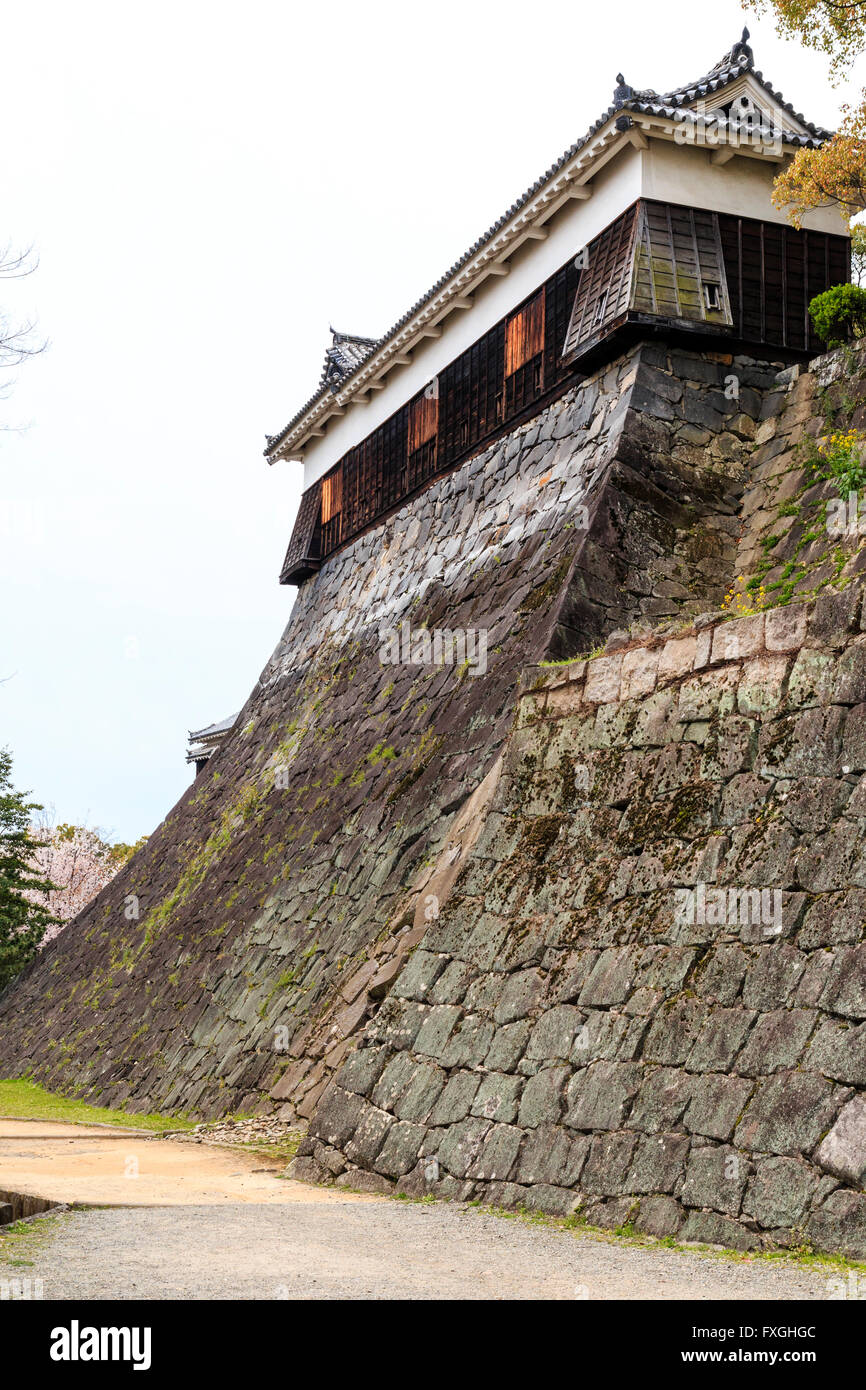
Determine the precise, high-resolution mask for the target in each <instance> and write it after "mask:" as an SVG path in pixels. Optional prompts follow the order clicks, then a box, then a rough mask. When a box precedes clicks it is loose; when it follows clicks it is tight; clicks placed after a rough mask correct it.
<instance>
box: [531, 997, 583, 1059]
mask: <svg viewBox="0 0 866 1390" xmlns="http://www.w3.org/2000/svg"><path fill="white" fill-rule="evenodd" d="M583 1020H584V1015H583V1014H582V1013H581V1012H580V1010H579V1009H576V1008H574V1007H573V1006H572V1005H571V1004H559V1005H557V1006H556V1007H555V1008H553V1009H548V1010H547V1011H546V1013H543V1014H542V1015H541V1017H540V1018H539V1020H538V1022H537V1023H536V1025H535V1027H534V1028H533V1030H532V1032H531V1034H530V1036H529V1044H528V1046H527V1048H526V1056H527V1057H529V1058H534V1059H535V1060H537V1061H548V1060H553V1059H555V1058H558V1057H561V1058H567V1057H569V1056H570V1054H571V1049H572V1046H573V1044H574V1038H575V1034H576V1033H577V1031H578V1029H579V1028H580V1027H581V1025H582V1023H583Z"/></svg>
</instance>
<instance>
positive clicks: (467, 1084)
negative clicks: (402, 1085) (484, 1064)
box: [429, 1071, 481, 1127]
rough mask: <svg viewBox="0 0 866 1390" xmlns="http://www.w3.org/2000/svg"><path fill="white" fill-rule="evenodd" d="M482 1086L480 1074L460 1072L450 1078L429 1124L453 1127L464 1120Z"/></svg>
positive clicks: (435, 1106) (432, 1112)
mask: <svg viewBox="0 0 866 1390" xmlns="http://www.w3.org/2000/svg"><path fill="white" fill-rule="evenodd" d="M480 1085H481V1075H480V1073H479V1072H471V1071H458V1072H454V1073H453V1075H451V1076H449V1078H448V1080H447V1081H446V1083H445V1087H444V1089H443V1091H442V1094H441V1095H440V1096H439V1099H438V1100H437V1101H436V1103H435V1105H434V1106H433V1109H432V1111H431V1113H430V1119H429V1124H430V1125H431V1126H433V1127H435V1126H436V1125H453V1124H456V1123H457V1122H458V1121H460V1120H464V1119H465V1118H466V1116H467V1115H468V1114H469V1111H470V1109H471V1108H472V1102H473V1100H474V1099H475V1093H476V1091H477V1090H478V1087H479V1086H480Z"/></svg>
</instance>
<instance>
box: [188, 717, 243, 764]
mask: <svg viewBox="0 0 866 1390" xmlns="http://www.w3.org/2000/svg"><path fill="white" fill-rule="evenodd" d="M237 722H238V716H237V714H230V715H229V717H228V719H220V720H219V721H218V722H217V723H216V724H208V725H206V727H205V728H203V729H190V730H189V746H188V747H187V750H186V760H187V762H188V763H195V762H201V761H202V759H205V758H209V757H210V755H211V753H214V752H216V750H217V748H219V747H220V746H221V745H222V744H223V743H225V741H226V739H227V737H228V735H229V734H230V733H231V731H232V729H233V728H234V726H235V724H236V723H237Z"/></svg>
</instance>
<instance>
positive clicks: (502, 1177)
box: [449, 1124, 523, 1182]
mask: <svg viewBox="0 0 866 1390" xmlns="http://www.w3.org/2000/svg"><path fill="white" fill-rule="evenodd" d="M522 1139H523V1130H522V1129H518V1127H517V1126H516V1125H504V1124H503V1125H500V1124H495V1125H493V1126H492V1127H491V1129H490V1130H489V1132H488V1133H487V1135H486V1137H485V1139H484V1142H483V1144H482V1146H481V1151H480V1153H479V1154H478V1157H477V1158H476V1159H475V1160H474V1161H473V1162H472V1163H471V1164H470V1165H469V1168H468V1169H467V1173H466V1176H467V1177H470V1178H474V1179H482V1180H483V1181H485V1182H505V1181H506V1179H507V1178H509V1177H510V1176H511V1171H512V1169H513V1168H514V1164H515V1160H516V1158H517V1153H518V1150H519V1148H520V1144H521V1141H522ZM449 1167H450V1164H449ZM452 1171H453V1170H452Z"/></svg>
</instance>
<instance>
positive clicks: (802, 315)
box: [719, 213, 850, 352]
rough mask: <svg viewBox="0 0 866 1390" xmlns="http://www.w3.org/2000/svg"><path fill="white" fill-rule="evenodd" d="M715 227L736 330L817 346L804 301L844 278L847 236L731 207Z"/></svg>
mask: <svg viewBox="0 0 866 1390" xmlns="http://www.w3.org/2000/svg"><path fill="white" fill-rule="evenodd" d="M719 230H720V233H721V239H722V250H723V252H724V258H725V269H726V272H727V281H728V293H729V295H730V300H731V315H732V318H733V325H734V332H735V333H736V334H737V336H738V337H740V338H744V339H746V340H754V341H757V342H761V343H768V344H778V345H779V346H780V347H789V348H795V349H798V350H799V351H807V352H819V351H820V350H821V346H822V344H821V342H820V340H819V338H818V337H817V335H816V334H815V330H814V328H813V327H812V322H811V319H810V318H809V301H810V300H811V299H814V297H815V295H816V294H821V293H822V291H824V290H828V289H830V287H831V285H840V284H844V283H845V281H846V280H847V279H848V278H849V274H850V262H849V248H848V240H847V238H846V237H843V236H836V235H834V234H832V233H830V232H811V231H798V230H797V229H796V228H794V227H787V226H784V225H783V224H781V223H777V222H759V221H757V220H756V219H754V218H750V217H737V216H735V215H733V214H730V213H719Z"/></svg>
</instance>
